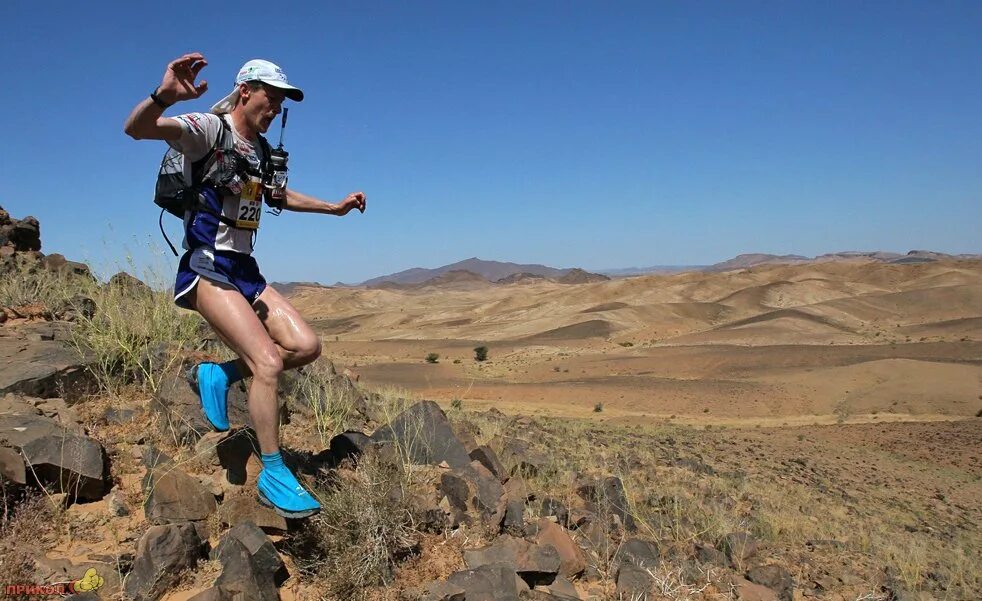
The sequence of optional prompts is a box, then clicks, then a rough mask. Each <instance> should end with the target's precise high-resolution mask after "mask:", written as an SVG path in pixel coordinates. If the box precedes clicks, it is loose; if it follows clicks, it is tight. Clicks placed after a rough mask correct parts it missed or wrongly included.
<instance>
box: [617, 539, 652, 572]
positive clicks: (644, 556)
mask: <svg viewBox="0 0 982 601" xmlns="http://www.w3.org/2000/svg"><path fill="white" fill-rule="evenodd" d="M614 558H615V562H616V563H618V564H620V565H622V566H623V565H625V564H629V563H630V564H633V565H636V566H638V567H639V568H656V567H658V564H659V563H661V556H660V554H659V552H658V545H657V544H655V543H653V542H650V541H646V540H641V539H638V538H630V539H628V540H626V541H625V542H624V544H623V545H621V547H620V548H619V549H618V550H617V554H616V555H615V556H614Z"/></svg>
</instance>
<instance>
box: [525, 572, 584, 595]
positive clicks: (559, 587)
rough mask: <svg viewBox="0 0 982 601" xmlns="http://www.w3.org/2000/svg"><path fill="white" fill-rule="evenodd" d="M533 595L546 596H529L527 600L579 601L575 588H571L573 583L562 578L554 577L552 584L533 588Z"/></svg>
mask: <svg viewBox="0 0 982 601" xmlns="http://www.w3.org/2000/svg"><path fill="white" fill-rule="evenodd" d="M534 593H545V594H546V595H548V596H547V597H536V596H529V597H528V598H529V599H537V600H541V601H551V600H553V599H555V600H556V601H579V599H580V593H579V592H577V590H576V587H574V586H573V583H572V582H570V581H569V580H567V579H566V578H563V577H562V576H556V579H555V580H554V581H553V583H552V584H542V585H539V586H537V587H535V590H534V591H533V594H534Z"/></svg>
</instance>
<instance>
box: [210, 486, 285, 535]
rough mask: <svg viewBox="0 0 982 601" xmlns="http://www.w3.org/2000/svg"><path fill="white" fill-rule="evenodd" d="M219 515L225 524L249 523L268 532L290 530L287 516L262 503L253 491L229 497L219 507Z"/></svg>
mask: <svg viewBox="0 0 982 601" xmlns="http://www.w3.org/2000/svg"><path fill="white" fill-rule="evenodd" d="M219 517H220V518H221V522H222V525H223V526H237V525H239V524H247V523H248V524H254V525H256V526H258V527H259V528H260V529H261V530H262V531H263V532H266V533H268V534H286V533H287V531H288V528H287V523H286V518H284V517H283V516H281V515H279V514H278V513H276V512H275V511H273V510H272V509H270V508H269V507H266V506H265V505H262V504H261V503H260V502H259V500H258V499H256V495H255V494H253V493H251V492H250V493H249V494H238V495H236V496H234V497H232V498H230V499H227V500H226V501H225V502H224V503H222V504H221V506H220V507H219Z"/></svg>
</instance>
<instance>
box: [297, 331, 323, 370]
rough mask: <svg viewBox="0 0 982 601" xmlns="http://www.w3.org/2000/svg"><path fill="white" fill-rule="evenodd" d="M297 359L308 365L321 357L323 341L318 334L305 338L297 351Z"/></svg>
mask: <svg viewBox="0 0 982 601" xmlns="http://www.w3.org/2000/svg"><path fill="white" fill-rule="evenodd" d="M296 354H297V359H298V360H299V361H301V362H302V363H303V365H306V364H308V363H313V362H314V361H316V360H317V358H318V357H320V356H321V339H320V337H318V336H317V335H316V334H311V335H310V336H307V337H305V338H304V339H303V340H302V341H301V343H300V348H299V349H297V353H296Z"/></svg>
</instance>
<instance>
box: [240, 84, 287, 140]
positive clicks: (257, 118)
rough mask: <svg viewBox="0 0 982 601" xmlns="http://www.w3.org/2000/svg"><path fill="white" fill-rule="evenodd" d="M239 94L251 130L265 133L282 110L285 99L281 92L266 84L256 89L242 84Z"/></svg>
mask: <svg viewBox="0 0 982 601" xmlns="http://www.w3.org/2000/svg"><path fill="white" fill-rule="evenodd" d="M239 94H240V97H241V102H242V108H243V110H244V111H245V117H246V120H247V121H248V123H249V125H250V126H251V128H252V129H254V130H256V131H257V132H259V133H261V134H264V133H266V131H267V130H268V129H269V126H270V125H272V123H273V119H276V116H277V115H279V114H280V110H282V108H283V101H284V100H285V99H286V95H285V94H284V93H283V90H280V89H278V88H274V87H273V86H270V85H267V84H260V85H259V87H258V88H256V89H253V88H252V87H250V86H249V85H248V84H242V88H240V90H239Z"/></svg>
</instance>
